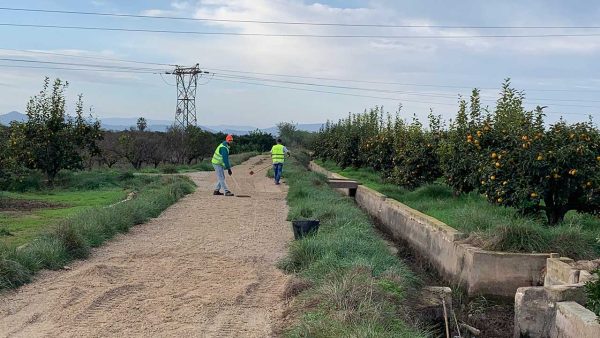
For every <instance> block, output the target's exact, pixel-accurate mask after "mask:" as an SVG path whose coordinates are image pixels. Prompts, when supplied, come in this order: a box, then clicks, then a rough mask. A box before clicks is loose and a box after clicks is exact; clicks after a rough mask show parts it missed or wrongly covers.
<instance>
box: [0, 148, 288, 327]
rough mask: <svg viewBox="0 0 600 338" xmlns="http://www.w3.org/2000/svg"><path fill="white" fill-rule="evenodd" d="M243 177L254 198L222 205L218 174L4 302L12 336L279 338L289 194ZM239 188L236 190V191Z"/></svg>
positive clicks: (242, 172)
mask: <svg viewBox="0 0 600 338" xmlns="http://www.w3.org/2000/svg"><path fill="white" fill-rule="evenodd" d="M264 160H265V157H264V156H262V157H255V158H253V159H250V160H249V161H248V162H246V163H244V164H242V165H240V166H237V167H235V168H234V169H233V171H234V175H238V176H237V181H238V182H239V185H240V188H241V190H242V191H243V192H244V193H246V194H248V195H251V196H252V197H251V198H231V197H224V196H213V195H212V190H213V187H214V183H215V177H214V174H213V173H212V172H199V173H190V174H188V175H189V177H190V178H192V179H193V180H194V182H195V183H196V184H197V185H198V188H197V190H196V191H195V192H194V193H193V194H190V195H188V196H186V197H185V198H183V199H182V200H181V201H180V202H178V203H177V204H175V205H173V206H172V207H170V208H168V209H167V210H166V211H165V212H163V213H162V214H161V215H160V216H159V217H158V218H155V219H153V220H151V221H150V222H148V223H146V224H143V225H139V226H137V227H134V228H133V229H132V231H131V232H130V233H128V234H126V235H121V236H118V237H116V238H115V239H114V240H112V241H110V242H109V243H108V244H106V245H105V246H103V247H101V248H99V249H96V250H94V252H93V254H92V256H91V257H90V258H89V259H88V260H85V261H79V262H76V263H74V264H72V265H71V266H70V267H69V269H66V270H62V271H46V272H42V273H41V274H39V275H38V277H37V278H36V280H35V281H34V282H33V283H31V284H28V285H25V286H23V287H21V288H19V289H17V290H14V291H8V292H5V293H4V294H2V295H0V336H2V337H39V336H49V337H58V336H60V337H89V336H92V337H97V336H125V337H128V336H151V337H156V336H184V337H189V336H201V337H219V336H227V337H233V336H243V337H269V336H273V335H275V332H276V330H277V328H278V325H279V322H278V321H279V320H280V318H281V312H282V311H283V310H284V306H285V304H284V299H283V297H282V294H283V291H284V286H285V284H286V282H287V279H288V277H287V276H285V275H284V274H283V273H282V272H281V271H279V270H278V269H277V268H276V267H275V264H276V262H277V261H278V260H279V259H281V258H282V257H283V256H284V255H285V254H286V250H287V249H286V247H287V243H288V242H289V241H291V240H292V238H293V235H292V231H291V225H290V224H289V223H288V222H286V217H287V205H286V201H285V197H286V193H287V192H286V187H285V185H280V186H275V185H274V184H272V181H271V180H270V179H268V178H266V177H265V176H264V175H253V176H250V175H249V174H248V172H249V171H251V170H253V169H254V170H256V169H257V168H258V167H257V165H258V164H259V163H263V162H264ZM231 188H235V186H232V187H231Z"/></svg>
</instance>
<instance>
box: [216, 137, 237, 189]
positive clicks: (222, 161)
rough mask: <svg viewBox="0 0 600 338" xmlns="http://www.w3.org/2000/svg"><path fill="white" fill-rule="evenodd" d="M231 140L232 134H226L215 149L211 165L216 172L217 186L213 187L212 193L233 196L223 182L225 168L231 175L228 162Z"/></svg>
mask: <svg viewBox="0 0 600 338" xmlns="http://www.w3.org/2000/svg"><path fill="white" fill-rule="evenodd" d="M231 142H233V136H232V135H227V137H226V138H225V141H224V142H223V143H221V144H219V146H217V149H215V153H214V155H213V158H212V161H211V162H212V165H213V168H215V173H216V174H217V186H216V187H215V191H214V192H213V195H225V196H233V193H232V192H231V191H229V188H227V184H225V170H227V173H228V174H229V176H231V174H232V172H231V164H230V163H229V147H230V145H231ZM221 189H223V191H224V192H225V193H224V194H223V193H222V192H221Z"/></svg>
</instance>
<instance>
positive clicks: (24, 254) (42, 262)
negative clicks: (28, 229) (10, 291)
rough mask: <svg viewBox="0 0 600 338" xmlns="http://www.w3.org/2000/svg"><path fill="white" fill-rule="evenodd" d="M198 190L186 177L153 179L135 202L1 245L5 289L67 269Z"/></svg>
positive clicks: (1, 275) (88, 213)
mask: <svg viewBox="0 0 600 338" xmlns="http://www.w3.org/2000/svg"><path fill="white" fill-rule="evenodd" d="M193 189H194V185H193V183H192V182H191V181H190V180H188V179H186V178H183V177H175V176H172V177H160V178H152V181H151V182H149V184H146V185H144V186H143V187H142V188H141V189H140V191H139V193H138V195H137V197H136V198H134V199H132V200H130V201H127V202H123V203H119V204H115V205H113V206H110V207H96V208H91V209H87V210H85V211H84V212H79V213H76V214H74V215H72V216H70V217H67V218H66V219H63V220H61V221H60V222H59V223H58V224H56V225H55V226H51V227H47V228H45V229H44V231H40V232H39V233H38V235H37V236H35V237H34V238H33V239H32V240H30V241H29V242H27V243H26V244H25V245H24V246H21V247H15V246H14V245H8V244H3V243H0V289H4V288H12V287H17V286H19V285H22V284H24V283H27V282H29V281H30V280H31V278H32V277H33V275H34V274H35V273H36V272H37V271H39V270H41V269H61V268H62V267H63V266H64V265H65V264H67V263H69V262H70V261H72V260H74V259H82V258H85V257H87V256H88V255H89V252H90V248H93V247H97V246H100V245H101V244H102V243H104V242H105V241H106V240H108V239H110V238H112V237H113V236H114V235H116V234H118V233H124V232H127V231H128V230H129V229H130V228H131V227H132V226H134V225H136V224H142V223H144V222H146V221H147V220H148V219H150V218H153V217H157V216H158V215H159V214H160V213H161V212H162V211H163V210H164V209H166V208H167V207H168V206H170V205H171V204H173V203H175V202H176V201H177V200H178V199H179V198H181V197H182V196H184V195H185V194H188V193H190V192H192V191H193Z"/></svg>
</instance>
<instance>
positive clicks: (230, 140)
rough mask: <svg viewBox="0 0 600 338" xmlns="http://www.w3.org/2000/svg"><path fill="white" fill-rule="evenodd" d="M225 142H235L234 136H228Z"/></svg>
mask: <svg viewBox="0 0 600 338" xmlns="http://www.w3.org/2000/svg"><path fill="white" fill-rule="evenodd" d="M225 141H227V142H233V135H231V134H229V135H227V137H226V138H225Z"/></svg>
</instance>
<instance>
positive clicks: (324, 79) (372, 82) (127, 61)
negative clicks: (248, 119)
mask: <svg viewBox="0 0 600 338" xmlns="http://www.w3.org/2000/svg"><path fill="white" fill-rule="evenodd" d="M0 50H4V51H13V52H21V53H32V54H43V55H57V56H66V57H72V58H82V59H92V60H104V61H114V62H125V63H138V64H147V65H160V66H175V65H174V64H169V63H158V62H148V61H138V60H130V59H118V58H109V57H98V56H86V55H75V54H66V53H56V52H47V51H38V50H30V49H12V48H0ZM205 69H209V70H213V71H218V72H224V73H234V74H235V73H240V74H251V75H262V76H276V77H290V78H299V79H312V80H323V81H338V82H355V83H368V84H383V85H397V86H411V87H432V88H453V89H473V88H478V89H481V90H500V89H501V88H499V87H481V86H456V85H440V84H426V83H425V84H424V83H406V82H390V81H370V80H360V79H343V78H330V77H314V76H302V75H292V74H276V73H263V72H250V71H241V70H234V69H222V68H205ZM524 90H525V91H526V92H599V91H600V90H594V89H531V88H529V89H527V88H526V89H524ZM539 100H554V101H573V102H576V101H582V100H578V99H539ZM583 101H586V102H600V100H583Z"/></svg>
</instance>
